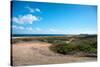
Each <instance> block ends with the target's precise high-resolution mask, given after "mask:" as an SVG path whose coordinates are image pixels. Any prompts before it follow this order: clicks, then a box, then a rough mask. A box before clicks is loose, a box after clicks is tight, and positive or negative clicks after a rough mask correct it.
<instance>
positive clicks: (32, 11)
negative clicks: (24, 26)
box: [25, 6, 41, 13]
mask: <svg viewBox="0 0 100 67" xmlns="http://www.w3.org/2000/svg"><path fill="white" fill-rule="evenodd" d="M25 8H26V9H28V10H29V12H30V13H34V12H41V10H40V9H39V8H31V7H29V6H27V7H25Z"/></svg>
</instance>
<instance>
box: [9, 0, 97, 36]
mask: <svg viewBox="0 0 100 67" xmlns="http://www.w3.org/2000/svg"><path fill="white" fill-rule="evenodd" d="M11 20H12V21H11V22H12V34H95V33H97V7H96V6H92V5H74V4H57V3H43V2H25V1H13V2H12V17H11Z"/></svg>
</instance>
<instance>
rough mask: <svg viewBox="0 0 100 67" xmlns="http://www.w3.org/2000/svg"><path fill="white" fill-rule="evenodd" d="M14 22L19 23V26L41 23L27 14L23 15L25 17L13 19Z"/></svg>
mask: <svg viewBox="0 0 100 67" xmlns="http://www.w3.org/2000/svg"><path fill="white" fill-rule="evenodd" d="M12 21H13V22H16V23H19V24H23V23H29V24H32V23H33V22H34V21H39V18H38V17H37V16H34V15H32V14H27V15H23V16H18V17H13V18H12Z"/></svg>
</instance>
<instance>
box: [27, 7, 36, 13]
mask: <svg viewBox="0 0 100 67" xmlns="http://www.w3.org/2000/svg"><path fill="white" fill-rule="evenodd" d="M25 8H27V9H28V10H29V11H30V12H31V13H33V12H35V10H34V9H32V8H30V7H25Z"/></svg>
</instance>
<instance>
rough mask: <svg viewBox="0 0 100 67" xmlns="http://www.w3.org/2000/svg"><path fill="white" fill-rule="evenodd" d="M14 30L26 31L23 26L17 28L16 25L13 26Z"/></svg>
mask: <svg viewBox="0 0 100 67" xmlns="http://www.w3.org/2000/svg"><path fill="white" fill-rule="evenodd" d="M12 29H13V30H14V29H18V30H24V29H25V28H24V27H23V26H16V25H12Z"/></svg>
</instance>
